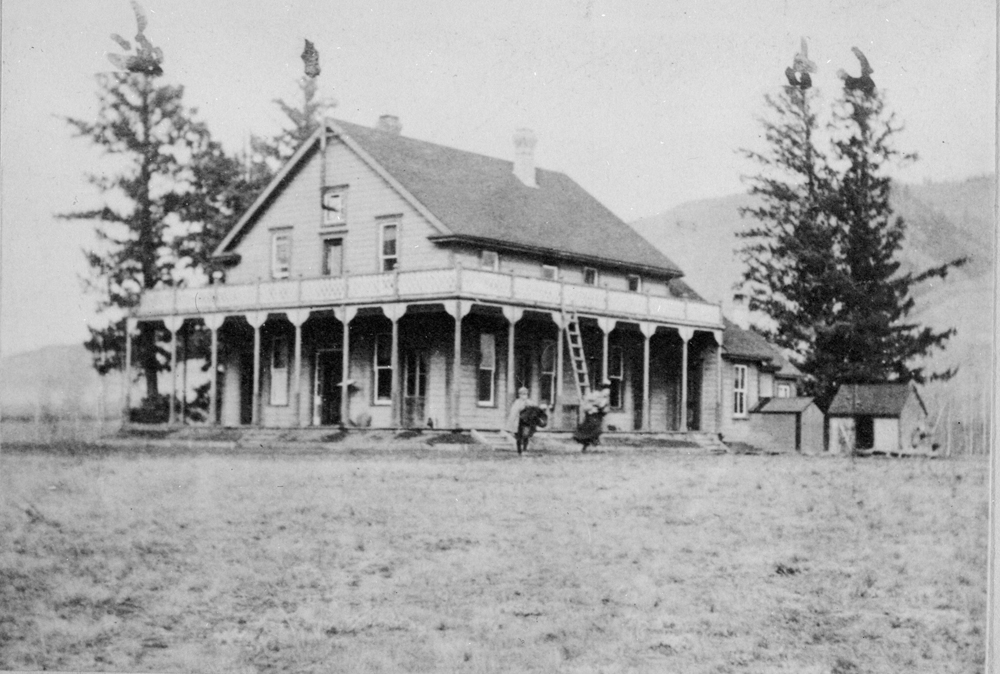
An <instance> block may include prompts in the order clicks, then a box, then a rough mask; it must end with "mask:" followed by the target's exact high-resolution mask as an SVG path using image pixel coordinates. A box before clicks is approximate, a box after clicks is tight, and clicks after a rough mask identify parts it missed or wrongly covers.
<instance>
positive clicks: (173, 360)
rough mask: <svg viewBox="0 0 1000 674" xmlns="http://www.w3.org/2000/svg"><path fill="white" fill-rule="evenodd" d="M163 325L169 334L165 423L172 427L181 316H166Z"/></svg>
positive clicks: (181, 323) (175, 416)
mask: <svg viewBox="0 0 1000 674" xmlns="http://www.w3.org/2000/svg"><path fill="white" fill-rule="evenodd" d="M163 324H164V326H166V328H167V330H168V331H169V332H170V405H169V406H168V408H167V409H168V412H167V423H168V424H171V425H173V424H174V423H176V421H177V410H175V409H174V398H176V397H177V333H178V331H179V330H180V329H181V326H182V325H184V318H183V317H181V316H167V317H166V318H164V319H163Z"/></svg>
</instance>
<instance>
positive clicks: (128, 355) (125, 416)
mask: <svg viewBox="0 0 1000 674" xmlns="http://www.w3.org/2000/svg"><path fill="white" fill-rule="evenodd" d="M138 323H139V322H138V321H137V320H136V319H134V318H132V317H131V316H129V317H128V318H126V319H125V397H124V405H125V409H124V410H122V423H123V424H127V423H128V422H129V412H130V411H131V410H132V333H134V332H135V329H136V328H137V327H138Z"/></svg>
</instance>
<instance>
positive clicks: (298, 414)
mask: <svg viewBox="0 0 1000 674" xmlns="http://www.w3.org/2000/svg"><path fill="white" fill-rule="evenodd" d="M285 316H287V317H288V322H289V323H291V324H292V325H294V326H295V356H294V358H295V361H294V362H295V365H294V370H293V371H292V391H293V392H294V395H293V397H292V404H293V405H295V424H296V425H297V426H305V425H306V424H305V423H303V421H302V324H303V323H305V322H306V321H307V320H309V310H308V309H292V310H291V311H286V312H285Z"/></svg>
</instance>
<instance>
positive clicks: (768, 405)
mask: <svg viewBox="0 0 1000 674" xmlns="http://www.w3.org/2000/svg"><path fill="white" fill-rule="evenodd" d="M812 403H813V399H812V398H808V397H798V398H761V400H760V402H759V403H757V407H755V408H754V409H752V410H750V411H751V412H753V413H756V414H789V413H794V414H798V413H800V412H804V411H805V409H806V408H807V407H809V406H810V405H812Z"/></svg>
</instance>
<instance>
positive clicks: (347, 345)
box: [335, 306, 358, 426]
mask: <svg viewBox="0 0 1000 674" xmlns="http://www.w3.org/2000/svg"><path fill="white" fill-rule="evenodd" d="M335 313H336V316H337V318H338V319H339V320H340V324H341V325H342V326H343V330H344V332H343V336H342V338H341V339H342V344H341V349H340V353H341V362H340V371H341V376H340V378H341V382H340V424H341V425H342V426H346V425H347V424H348V421H349V420H350V418H351V417H350V414H351V406H350V403H349V402H348V399H349V396H350V392H351V387H350V381H351V321H353V320H354V316H355V315H356V314H357V313H358V308H357V307H348V306H344V307H341V308H340V309H338V310H336V312H335Z"/></svg>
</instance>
